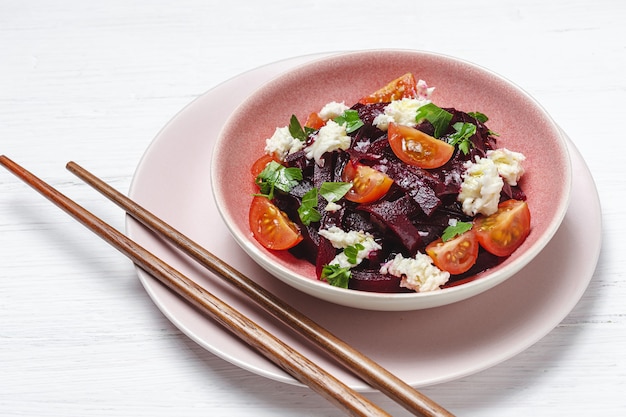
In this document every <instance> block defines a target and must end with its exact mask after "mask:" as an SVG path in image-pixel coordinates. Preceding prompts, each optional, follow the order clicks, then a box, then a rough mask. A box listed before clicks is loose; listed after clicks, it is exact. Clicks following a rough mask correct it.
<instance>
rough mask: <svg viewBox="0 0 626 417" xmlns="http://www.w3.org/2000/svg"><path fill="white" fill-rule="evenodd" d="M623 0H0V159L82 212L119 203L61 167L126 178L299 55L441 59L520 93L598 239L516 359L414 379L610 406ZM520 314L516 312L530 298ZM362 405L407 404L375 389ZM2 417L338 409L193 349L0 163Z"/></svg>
mask: <svg viewBox="0 0 626 417" xmlns="http://www.w3.org/2000/svg"><path fill="white" fill-rule="evenodd" d="M624 21H626V3H624V2H622V1H619V0H600V1H596V2H593V3H590V2H583V1H580V0H568V1H564V0H557V1H553V2H546V1H537V0H527V1H525V2H517V1H512V0H505V1H485V0H477V1H474V2H466V1H460V0H454V1H439V2H415V1H409V0H400V1H395V2H379V1H371V0H362V1H360V2H351V1H346V2H331V1H324V0H317V1H309V0H303V1H297V2H296V1H287V0H276V1H273V2H271V3H268V4H265V3H264V2H256V1H252V0H248V1H246V0H230V1H228V2H218V1H197V0H180V1H146V0H124V1H121V0H110V1H107V2H100V3H95V2H85V1H77V0H58V1H43V0H20V1H17V0H0V153H1V154H6V155H8V156H9V157H10V158H12V159H13V160H15V161H17V162H19V163H20V164H22V165H24V166H25V167H27V168H28V169H30V170H32V171H33V172H35V173H36V174H37V175H38V176H40V177H42V178H44V179H45V180H46V181H48V182H50V183H52V184H54V185H55V186H56V187H58V188H59V189H60V190H61V191H62V192H64V193H66V194H67V195H69V196H71V197H72V198H75V199H76V200H78V201H80V202H81V203H82V204H84V205H85V206H86V207H87V208H89V209H91V210H93V211H94V212H95V213H96V214H97V215H99V216H100V217H102V218H104V219H106V220H107V221H108V222H110V223H111V224H113V225H114V226H116V227H118V228H119V229H122V230H123V228H124V221H125V218H124V215H123V214H122V212H121V211H120V210H119V209H118V208H117V207H115V206H113V205H112V204H109V203H106V202H105V201H104V200H103V199H102V197H101V196H99V195H98V194H97V193H96V192H95V191H93V190H91V188H90V187H89V186H87V185H85V184H83V183H81V182H80V180H78V179H76V178H75V177H73V176H72V175H71V174H69V173H68V172H67V171H66V170H65V164H66V162H67V161H69V160H74V161H77V162H79V163H80V164H81V165H83V166H85V167H88V168H89V169H90V170H91V171H92V172H96V173H98V175H99V176H100V177H101V178H103V179H104V180H105V181H107V182H108V183H109V184H111V185H113V186H114V187H116V188H117V189H119V190H123V191H127V190H128V188H129V186H130V184H131V181H132V178H133V175H134V171H135V169H136V167H137V165H138V164H139V161H140V160H141V158H142V156H143V153H144V151H145V150H146V148H147V147H148V146H149V145H150V143H151V141H152V139H153V138H154V137H155V136H156V135H157V133H158V132H159V130H160V129H161V128H162V127H163V126H164V125H165V124H166V123H167V121H168V120H169V119H171V118H172V117H173V116H174V115H175V114H176V113H177V112H178V111H180V110H181V109H182V108H183V107H184V106H186V105H187V104H189V103H190V102H191V101H193V100H194V99H195V98H196V97H198V96H199V95H201V94H202V93H204V92H205V91H207V90H209V89H211V88H212V87H214V86H216V85H218V84H220V83H222V82H224V81H226V80H228V79H230V78H232V77H234V76H236V75H237V74H240V73H242V72H244V71H248V70H251V69H254V68H256V67H259V66H261V65H265V64H268V63H272V62H275V61H279V60H283V59H287V58H289V57H293V56H297V55H306V54H314V53H318V52H328V51H340V50H347V49H372V48H407V49H420V50H428V51H435V52H440V53H444V54H448V55H453V56H457V57H459V58H463V59H466V60H469V61H472V62H475V63H478V64H480V65H482V66H485V67H487V68H489V69H491V70H493V71H495V72H498V73H500V74H501V75H503V76H505V77H506V78H508V79H510V80H512V81H513V82H515V83H516V84H518V85H520V86H522V87H523V88H524V89H525V90H526V91H528V92H529V93H530V94H531V95H533V96H534V97H535V98H536V99H537V100H538V101H539V102H540V103H541V104H542V105H543V106H544V107H545V108H546V109H547V110H548V111H549V112H550V113H551V114H552V116H553V117H554V119H555V120H556V121H557V123H559V125H560V126H561V127H562V128H563V129H564V130H565V131H566V132H567V133H568V134H569V136H570V137H571V139H572V141H573V142H574V144H575V145H576V147H577V148H578V149H579V150H580V152H581V154H582V155H583V157H584V159H585V161H586V163H587V164H588V166H589V168H590V170H591V172H592V175H593V177H594V180H595V182H596V185H597V187H598V192H599V195H600V200H601V204H602V212H603V248H602V252H601V255H600V259H599V263H598V266H597V269H596V272H595V274H594V276H593V278H592V280H591V283H590V285H589V287H588V289H587V291H586V292H585V294H584V296H583V297H582V299H581V300H580V302H579V303H578V304H577V306H576V307H575V308H574V309H573V311H572V312H571V313H570V314H569V315H568V316H567V318H565V320H563V322H562V323H561V324H560V325H559V326H558V327H556V328H555V329H554V330H553V331H552V332H550V333H549V334H548V335H547V336H546V337H544V338H543V339H542V340H540V341H539V342H537V343H536V344H534V345H532V346H530V347H529V348H528V349H526V350H525V351H524V352H523V353H521V354H519V355H517V356H515V357H514V358H512V359H510V360H508V361H506V362H504V363H502V364H499V365H497V366H494V367H492V368H490V369H487V370H484V371H482V372H480V373H478V374H475V375H470V376H467V377H465V378H462V379H459V380H456V381H453V382H449V383H445V384H440V385H435V386H431V387H427V388H424V389H422V390H421V391H422V392H424V393H425V394H426V395H429V396H430V397H432V398H433V399H434V400H435V401H437V402H439V403H441V404H442V405H444V406H445V407H446V408H447V409H449V410H450V411H452V412H454V413H455V414H457V415H459V416H481V417H483V416H527V415H530V414H532V415H538V416H553V415H569V416H587V415H605V416H621V415H625V414H626V400H625V399H624V396H623V392H625V391H626V283H625V281H624V280H625V277H624V270H625V269H626V263H625V259H626V256H624V253H626V239H624V235H626V210H625V209H624V206H623V196H622V194H623V192H624V191H625V190H626V180H625V179H624V178H625V177H624V175H625V174H626V172H625V169H624V166H625V164H624V155H625V154H626V137H625V136H626V135H625V134H624V129H623V128H622V120H623V118H624V111H625V110H626V109H625V106H624V103H625V102H626V27H625V26H624V23H623V22H624ZM529 308H532V306H529ZM367 397H368V398H370V399H372V400H373V401H375V402H376V403H377V404H379V405H381V406H382V407H383V408H385V409H386V410H387V411H388V412H389V413H390V414H392V415H394V416H404V415H408V414H407V412H406V411H404V410H403V409H402V408H401V407H400V406H398V405H396V404H394V403H393V402H392V401H391V400H389V399H387V398H386V397H385V396H383V395H382V394H379V393H368V394H367ZM0 415H2V416H11V417H16V416H63V417H67V416H172V415H177V416H200V415H202V416H206V415H210V416H224V417H235V416H249V415H254V416H255V417H264V416H272V417H276V416H310V417H320V416H339V415H343V414H342V413H341V411H339V410H338V409H336V408H335V407H334V406H333V405H332V404H330V403H329V402H327V401H325V400H324V399H322V398H321V397H320V396H319V395H318V394H316V393H314V392H313V391H311V390H310V389H307V388H301V387H296V386H291V385H286V384H282V383H279V382H275V381H272V380H268V379H266V378H263V377H261V376H258V375H256V374H253V373H251V372H249V371H246V370H242V369H240V368H238V367H237V366H235V365H232V364H230V363H228V362H225V361H224V360H222V359H220V358H218V357H217V356H215V355H213V354H211V353H210V352H207V351H206V350H204V349H203V348H201V347H199V346H198V345H197V344H196V343H195V342H194V341H192V340H190V339H189V338H188V337H186V336H185V335H184V334H183V333H181V332H180V331H179V330H178V329H177V328H176V327H175V326H174V325H173V324H172V323H171V322H170V321H169V320H168V319H167V318H166V317H164V316H163V314H162V313H161V312H160V311H159V309H158V308H157V307H156V306H155V305H154V304H153V302H152V301H151V299H150V298H149V297H148V296H147V294H146V292H145V291H144V289H143V287H142V286H141V284H140V282H139V280H138V279H137V276H136V272H135V270H134V267H133V265H132V264H131V263H130V262H129V261H128V260H127V259H126V258H124V257H123V256H122V255H120V254H119V253H117V252H116V251H114V250H112V249H111V248H110V247H109V246H108V245H107V244H106V243H104V242H102V241H101V240H100V239H99V238H97V237H95V236H94V235H92V234H91V233H90V232H88V231H87V230H85V229H84V228H83V227H82V226H81V225H80V224H78V223H76V222H75V221H74V220H72V219H71V218H70V217H68V216H67V215H65V214H64V213H62V212H61V211H59V210H58V209H56V208H55V207H53V206H52V205H51V204H50V203H49V202H47V201H45V200H44V199H43V198H41V197H40V196H39V195H37V194H36V193H34V192H33V191H32V190H30V189H29V188H28V187H27V186H25V185H24V184H23V183H21V182H20V181H19V180H17V179H16V178H14V177H13V176H11V175H10V174H9V173H7V172H0Z"/></svg>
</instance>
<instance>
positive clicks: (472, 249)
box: [426, 230, 479, 275]
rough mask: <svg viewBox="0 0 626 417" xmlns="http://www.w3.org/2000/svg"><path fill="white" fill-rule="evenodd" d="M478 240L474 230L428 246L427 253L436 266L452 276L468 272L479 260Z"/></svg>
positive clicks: (436, 241)
mask: <svg viewBox="0 0 626 417" xmlns="http://www.w3.org/2000/svg"><path fill="white" fill-rule="evenodd" d="M478 248H479V245H478V240H477V238H476V234H475V233H474V231H473V230H468V231H467V232H465V233H463V234H461V235H459V236H456V237H455V238H453V239H450V240H447V241H445V242H444V241H443V240H442V239H441V238H439V239H437V240H435V241H433V242H431V243H429V244H428V246H426V253H427V254H428V256H430V258H431V259H432V260H433V263H434V264H435V266H436V267H437V268H439V269H441V270H442V271H447V272H449V273H450V274H452V275H458V274H462V273H463V272H467V271H468V270H469V269H470V268H471V267H472V266H474V264H475V263H476V259H477V258H478Z"/></svg>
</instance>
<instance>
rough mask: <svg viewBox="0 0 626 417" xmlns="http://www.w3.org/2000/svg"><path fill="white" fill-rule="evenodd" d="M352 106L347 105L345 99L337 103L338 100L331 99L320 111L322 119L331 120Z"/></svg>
mask: <svg viewBox="0 0 626 417" xmlns="http://www.w3.org/2000/svg"><path fill="white" fill-rule="evenodd" d="M349 108H350V107H348V106H346V103H344V102H343V101H342V102H341V103H337V102H336V101H331V102H330V103H327V104H326V105H325V106H324V107H322V110H320V112H319V113H318V114H319V116H320V118H321V119H322V120H330V119H334V118H335V117H338V116H341V115H342V114H343V112H345V111H346V110H348V109H349Z"/></svg>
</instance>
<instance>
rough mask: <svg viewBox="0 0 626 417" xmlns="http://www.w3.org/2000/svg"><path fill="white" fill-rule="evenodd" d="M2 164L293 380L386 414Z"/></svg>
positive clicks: (359, 410) (366, 412)
mask: <svg viewBox="0 0 626 417" xmlns="http://www.w3.org/2000/svg"><path fill="white" fill-rule="evenodd" d="M0 164H2V165H4V166H5V167H6V168H7V169H8V170H9V171H11V172H12V173H13V174H15V175H16V176H17V177H19V178H20V179H22V180H23V181H24V182H26V183H27V184H28V185H30V186H31V187H32V188H34V189H35V190H37V191H38V192H39V193H40V194H42V195H43V196H44V197H46V198H47V199H48V200H50V201H51V202H53V203H54V204H56V205H57V206H58V207H60V208H61V209H62V210H64V211H65V212H67V213H68V214H70V215H71V216H72V217H74V218H75V219H76V220H78V221H79V222H80V223H82V224H83V225H85V226H86V227H87V228H88V229H90V230H91V231H93V232H94V233H96V234H97V235H98V236H100V237H101V238H102V239H104V240H105V241H107V242H108V243H109V244H111V245H112V246H114V247H115V248H116V249H118V250H119V251H120V252H122V253H123V254H124V255H126V256H127V257H128V258H130V259H131V260H132V261H133V262H134V263H135V264H137V265H138V266H139V267H141V268H142V269H143V270H145V271H146V272H148V273H149V274H151V275H152V276H154V277H156V278H158V279H159V280H160V281H161V282H163V283H164V284H165V285H166V286H168V287H169V288H170V289H172V290H173V291H175V292H176V293H177V294H178V295H180V296H181V297H183V298H184V299H185V300H187V301H188V302H189V303H191V304H192V305H193V306H195V307H196V308H198V309H200V310H201V311H202V312H204V313H206V314H207V315H209V316H210V317H212V318H213V319H214V320H216V321H217V322H219V323H220V324H221V325H222V326H224V327H225V328H226V329H228V330H230V331H231V332H232V333H234V334H235V335H237V336H238V337H239V338H241V339H242V340H243V341H245V342H246V343H247V344H249V345H250V346H252V347H253V348H255V349H256V350H257V351H259V352H260V353H261V354H263V355H264V356H265V357H267V358H268V359H270V360H271V361H272V362H274V363H275V364H276V365H278V366H280V367H281V368H282V369H284V370H285V371H286V372H288V373H289V374H290V375H292V376H293V377H294V378H296V379H297V380H299V381H300V382H302V383H304V384H306V385H308V386H309V387H311V388H312V389H313V390H314V391H315V392H317V393H319V394H320V395H322V396H323V397H324V398H326V399H327V400H329V401H330V402H331V403H333V404H335V405H336V406H337V407H339V408H341V409H342V410H343V411H344V412H346V413H347V414H348V415H352V416H363V417H366V416H387V417H389V414H387V413H386V412H385V411H383V410H382V409H380V408H379V407H378V406H376V405H375V404H373V403H372V402H371V401H369V400H368V399H367V398H365V397H363V396H362V395H360V394H359V393H357V392H355V391H353V390H352V389H350V388H349V387H348V386H346V385H345V384H343V383H342V382H341V381H339V380H338V379H336V378H335V377H333V376H332V375H330V374H329V373H328V372H326V371H325V370H323V369H322V368H320V367H318V366H317V365H316V364H314V363H313V362H312V361H310V360H309V359H307V358H305V357H304V356H303V355H301V354H300V353H299V352H297V351H296V350H294V349H293V348H291V347H289V346H288V345H286V344H285V343H283V342H282V341H280V340H279V339H278V338H276V337H275V336H273V335H272V334H271V333H269V332H268V331H266V330H265V329H263V328H262V327H260V326H259V325H258V324H256V323H255V322H254V321H252V320H250V319H249V318H248V317H246V316H244V315H243V314H241V313H240V312H239V311H237V310H235V309H234V308H233V307H231V306H229V305H228V304H226V303H224V302H223V301H221V300H220V299H219V298H217V297H215V296H214V295H212V294H211V293H209V292H208V291H206V290H205V289H204V288H201V287H200V286H198V285H197V284H196V283H195V282H193V281H192V280H190V279H189V278H187V277H186V276H185V275H183V274H182V273H180V272H179V271H177V270H176V269H174V268H172V267H171V266H169V265H168V264H166V263H165V262H163V261H162V260H160V259H159V258H157V257H156V256H155V255H153V254H152V253H150V252H149V251H147V250H146V249H144V248H143V247H142V246H140V245H139V244H137V243H136V242H134V241H133V240H131V239H129V238H128V237H126V236H125V235H124V234H122V233H121V232H119V231H118V230H116V229H115V228H113V227H112V226H110V225H109V224H107V223H105V222H104V221H103V220H101V219H100V218H98V217H96V216H95V215H93V214H92V213H90V212H89V211H87V210H86V209H85V208H83V207H82V206H80V205H79V204H77V203H76V202H74V201H73V200H71V199H70V198H68V197H66V196H65V195H64V194H62V193H60V192H59V191H57V190H56V189H55V188H53V187H52V186H50V185H48V184H47V183H46V182H44V181H43V180H41V179H39V178H38V177H36V176H35V175H33V174H32V173H30V172H29V171H27V170H25V169H24V168H22V167H21V166H19V165H18V164H16V163H15V162H13V161H11V160H10V159H9V158H7V157H6V156H4V155H0Z"/></svg>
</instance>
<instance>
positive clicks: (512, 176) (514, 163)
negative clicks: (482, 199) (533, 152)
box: [487, 148, 526, 185]
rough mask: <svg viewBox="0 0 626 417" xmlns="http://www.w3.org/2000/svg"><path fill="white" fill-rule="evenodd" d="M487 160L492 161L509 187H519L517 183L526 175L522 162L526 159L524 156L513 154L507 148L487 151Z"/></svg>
mask: <svg viewBox="0 0 626 417" xmlns="http://www.w3.org/2000/svg"><path fill="white" fill-rule="evenodd" d="M487 158H489V159H491V160H492V161H493V162H494V163H495V164H496V168H497V169H498V174H500V176H501V177H502V178H504V180H505V181H506V182H507V183H508V184H509V185H517V182H518V181H519V179H520V178H521V176H522V175H524V167H523V166H522V162H523V161H524V160H525V159H526V157H525V156H524V154H522V153H519V152H513V151H510V150H508V149H506V148H500V149H495V150H490V151H487Z"/></svg>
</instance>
